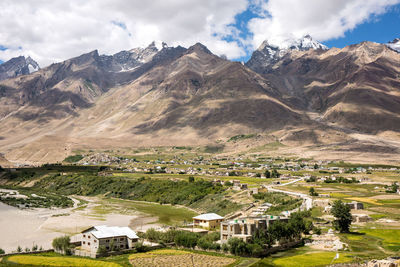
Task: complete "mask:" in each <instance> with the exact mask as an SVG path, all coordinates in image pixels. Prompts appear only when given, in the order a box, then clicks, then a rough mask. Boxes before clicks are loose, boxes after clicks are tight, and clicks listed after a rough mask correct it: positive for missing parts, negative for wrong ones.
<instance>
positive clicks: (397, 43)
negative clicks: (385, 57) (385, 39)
mask: <svg viewBox="0 0 400 267" xmlns="http://www.w3.org/2000/svg"><path fill="white" fill-rule="evenodd" d="M386 45H387V46H388V47H389V48H391V49H393V50H395V51H397V52H400V38H396V39H394V40H393V41H391V42H389V43H387V44H386Z"/></svg>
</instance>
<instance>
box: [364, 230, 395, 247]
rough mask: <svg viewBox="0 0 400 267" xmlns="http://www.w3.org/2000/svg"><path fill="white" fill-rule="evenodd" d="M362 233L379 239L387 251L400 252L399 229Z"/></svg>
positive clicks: (365, 231)
mask: <svg viewBox="0 0 400 267" xmlns="http://www.w3.org/2000/svg"><path fill="white" fill-rule="evenodd" d="M360 232H361V233H364V234H367V235H369V236H372V237H376V238H378V239H379V240H380V243H381V244H382V246H383V247H384V248H385V249H388V250H390V251H393V252H400V230H399V229H363V230H361V231H360Z"/></svg>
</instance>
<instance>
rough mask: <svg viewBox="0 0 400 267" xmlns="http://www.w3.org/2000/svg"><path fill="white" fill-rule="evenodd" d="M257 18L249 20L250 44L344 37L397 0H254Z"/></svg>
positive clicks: (256, 45) (398, 1) (399, 1)
mask: <svg viewBox="0 0 400 267" xmlns="http://www.w3.org/2000/svg"><path fill="white" fill-rule="evenodd" d="M254 2H255V4H256V5H257V6H258V9H257V10H258V14H259V15H260V17H259V18H254V19H252V20H250V22H249V25H248V27H249V31H250V32H252V33H253V35H254V36H253V39H252V44H253V47H255V48H256V47H258V46H259V45H260V44H261V43H262V42H263V41H264V40H266V39H268V41H269V42H270V43H271V44H274V45H281V44H282V43H284V42H285V41H286V40H290V39H293V38H300V37H302V36H304V35H306V34H310V35H311V36H313V37H314V38H316V39H317V40H320V41H326V40H330V39H333V38H338V37H342V36H344V33H345V32H346V31H349V30H352V29H354V28H355V27H356V26H357V25H359V24H361V23H363V22H365V21H367V20H369V19H371V18H373V17H374V16H376V15H380V14H383V13H385V12H386V11H387V9H388V8H389V7H390V6H392V5H395V4H398V3H400V0H330V1H320V0H301V1H299V0H269V1H254Z"/></svg>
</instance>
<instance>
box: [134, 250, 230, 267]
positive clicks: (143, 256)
mask: <svg viewBox="0 0 400 267" xmlns="http://www.w3.org/2000/svg"><path fill="white" fill-rule="evenodd" d="M129 261H130V263H131V264H132V266H135V267H142V266H148V267H161V266H162V267H176V266H178V267H186V266H187V267H189V266H190V267H192V266H195V267H208V266H210V267H211V266H212V267H223V266H228V265H230V264H233V263H235V262H236V261H237V260H236V259H234V258H228V257H219V256H211V255H205V254H198V253H191V252H187V251H180V250H156V251H151V252H147V253H139V254H132V255H131V256H130V257H129Z"/></svg>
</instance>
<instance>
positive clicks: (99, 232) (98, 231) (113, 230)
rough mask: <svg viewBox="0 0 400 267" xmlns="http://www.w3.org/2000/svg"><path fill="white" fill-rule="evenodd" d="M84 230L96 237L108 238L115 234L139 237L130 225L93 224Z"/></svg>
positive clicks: (132, 237) (131, 237)
mask: <svg viewBox="0 0 400 267" xmlns="http://www.w3.org/2000/svg"><path fill="white" fill-rule="evenodd" d="M84 232H91V233H92V234H93V235H94V236H95V237H96V238H107V237H114V236H126V237H128V238H130V239H134V238H139V237H138V236H137V235H136V233H135V232H134V231H133V230H132V229H130V228H129V227H118V226H107V225H99V226H93V227H92V228H89V229H87V230H85V231H83V233H84Z"/></svg>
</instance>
